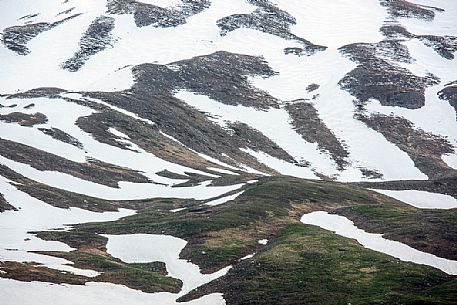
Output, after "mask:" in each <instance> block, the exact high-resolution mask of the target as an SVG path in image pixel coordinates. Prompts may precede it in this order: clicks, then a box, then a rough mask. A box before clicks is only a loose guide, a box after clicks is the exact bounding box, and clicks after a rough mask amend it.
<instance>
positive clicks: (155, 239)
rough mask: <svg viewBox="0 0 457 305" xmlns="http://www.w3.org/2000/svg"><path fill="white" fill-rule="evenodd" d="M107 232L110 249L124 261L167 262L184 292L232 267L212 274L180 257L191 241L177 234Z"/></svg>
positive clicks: (107, 246) (108, 250)
mask: <svg viewBox="0 0 457 305" xmlns="http://www.w3.org/2000/svg"><path fill="white" fill-rule="evenodd" d="M103 236H105V237H107V238H108V243H107V245H106V248H107V252H108V253H109V254H110V255H112V256H113V257H116V258H119V259H120V260H122V261H123V262H126V263H149V262H155V261H158V262H164V263H165V264H166V268H167V272H168V275H169V276H171V277H173V278H177V279H180V280H181V281H182V282H183V287H182V290H181V291H180V292H179V295H180V296H181V295H185V294H186V293H188V292H189V291H191V290H193V289H195V288H197V287H200V286H201V285H204V284H206V283H209V282H211V281H213V280H215V279H217V278H219V277H221V276H223V275H225V274H226V273H227V272H228V271H229V270H230V268H231V267H230V266H228V267H226V268H223V269H221V270H219V271H217V272H215V273H212V274H202V273H201V272H200V268H199V267H198V266H197V265H194V264H192V263H190V262H188V261H186V260H183V259H180V258H179V254H180V253H181V251H182V250H183V249H184V247H185V246H186V244H187V242H186V241H185V240H182V239H180V238H176V237H173V236H169V235H153V234H130V235H103Z"/></svg>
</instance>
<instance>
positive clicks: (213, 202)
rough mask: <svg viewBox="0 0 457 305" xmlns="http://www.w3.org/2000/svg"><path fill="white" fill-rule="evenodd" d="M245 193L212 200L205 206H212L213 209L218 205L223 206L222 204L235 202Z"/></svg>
mask: <svg viewBox="0 0 457 305" xmlns="http://www.w3.org/2000/svg"><path fill="white" fill-rule="evenodd" d="M243 193H244V191H241V192H239V193H236V194H233V195H229V196H225V197H221V198H219V199H215V200H211V201H209V202H207V203H205V204H206V205H208V206H211V207H214V206H217V205H221V204H224V203H227V202H229V201H232V200H235V199H236V198H238V197H239V196H241V194H243Z"/></svg>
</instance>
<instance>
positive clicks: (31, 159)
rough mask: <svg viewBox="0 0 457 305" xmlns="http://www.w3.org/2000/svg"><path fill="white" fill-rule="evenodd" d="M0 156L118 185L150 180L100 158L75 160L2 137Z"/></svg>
mask: <svg viewBox="0 0 457 305" xmlns="http://www.w3.org/2000/svg"><path fill="white" fill-rule="evenodd" d="M0 147H2V149H1V150H0V155H2V156H3V157H5V158H8V159H10V160H13V161H16V162H20V163H25V164H29V165H30V166H32V167H34V168H35V169H38V170H41V171H45V170H47V171H57V172H61V173H66V174H69V175H72V176H74V177H78V178H81V179H85V180H88V181H92V182H96V183H100V184H104V185H107V186H111V187H118V182H119V181H128V182H135V183H147V182H150V181H149V180H148V178H146V177H145V176H143V175H142V174H140V173H139V172H136V171H133V170H130V169H126V168H121V167H118V166H116V165H113V164H108V163H104V162H101V161H98V160H88V161H87V162H86V163H76V162H73V161H70V160H68V159H65V158H62V157H60V156H57V155H53V154H50V153H48V152H45V151H43V150H39V149H36V148H34V147H31V146H28V145H24V144H20V143H16V142H13V141H9V140H5V139H1V138H0Z"/></svg>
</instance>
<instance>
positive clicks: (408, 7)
mask: <svg viewBox="0 0 457 305" xmlns="http://www.w3.org/2000/svg"><path fill="white" fill-rule="evenodd" d="M380 3H381V5H382V6H384V7H386V8H387V11H388V12H389V14H390V16H391V17H392V18H398V17H407V18H418V19H424V20H427V21H431V20H433V19H434V18H435V12H442V11H444V10H443V9H441V8H438V7H432V6H426V5H420V4H416V3H412V2H409V1H406V0H380Z"/></svg>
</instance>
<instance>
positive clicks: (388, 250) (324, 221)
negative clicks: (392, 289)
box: [301, 212, 457, 275]
mask: <svg viewBox="0 0 457 305" xmlns="http://www.w3.org/2000/svg"><path fill="white" fill-rule="evenodd" d="M301 222H302V223H304V224H309V225H315V226H318V227H321V228H323V229H325V230H329V231H333V232H335V233H336V234H338V235H340V236H344V237H347V238H352V239H355V240H357V241H358V242H359V243H360V244H361V245H362V246H364V247H365V248H368V249H371V250H374V251H377V252H381V253H384V254H387V255H390V256H393V257H395V258H398V259H400V260H402V261H407V262H413V263H416V264H421V265H427V266H431V267H434V268H437V269H440V270H442V271H444V272H446V273H448V274H452V275H456V274H457V261H453V260H449V259H444V258H440V257H437V256H435V255H433V254H429V253H425V252H422V251H419V250H416V249H413V248H411V247H410V246H407V245H405V244H402V243H400V242H397V241H391V240H388V239H385V238H383V237H382V234H372V233H367V232H365V231H363V230H361V229H359V228H357V227H356V226H355V225H354V223H353V222H352V221H350V220H349V219H347V218H346V217H343V216H338V215H332V214H328V213H327V212H312V213H309V214H305V215H303V217H302V218H301Z"/></svg>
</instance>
